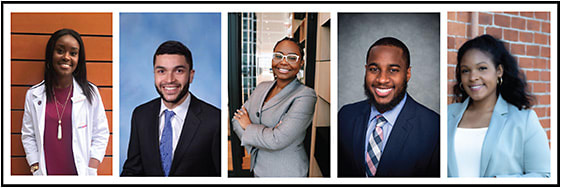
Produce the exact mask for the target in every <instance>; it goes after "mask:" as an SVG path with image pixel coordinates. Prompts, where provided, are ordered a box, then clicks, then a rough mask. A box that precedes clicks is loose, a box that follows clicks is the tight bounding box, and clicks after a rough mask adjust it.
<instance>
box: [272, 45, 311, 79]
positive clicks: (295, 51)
mask: <svg viewBox="0 0 561 188" xmlns="http://www.w3.org/2000/svg"><path fill="white" fill-rule="evenodd" d="M273 51H274V52H275V53H280V54H282V55H285V56H286V55H297V56H298V60H297V61H296V62H294V63H289V61H288V59H290V58H289V57H287V58H282V59H281V60H280V61H276V60H275V58H273V60H272V68H273V74H274V75H276V76H277V79H279V80H292V79H294V78H296V75H297V74H298V71H299V70H300V67H302V66H303V65H304V61H302V54H300V48H299V47H298V45H297V44H296V43H294V42H292V41H289V40H285V41H282V42H280V43H279V44H278V45H277V47H275V49H274V50H273Z"/></svg>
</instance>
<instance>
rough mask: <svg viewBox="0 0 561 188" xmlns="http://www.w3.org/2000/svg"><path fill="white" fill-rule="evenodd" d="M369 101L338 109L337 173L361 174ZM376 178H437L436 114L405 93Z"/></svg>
mask: <svg viewBox="0 0 561 188" xmlns="http://www.w3.org/2000/svg"><path fill="white" fill-rule="evenodd" d="M369 117H370V103H369V102H368V100H365V101H360V102H357V103H353V104H348V105H345V106H343V107H342V108H341V110H339V117H338V118H339V125H338V139H339V141H338V153H339V154H338V156H339V157H338V175H339V177H365V176H366V166H365V158H364V144H365V139H366V130H367V128H368V118H369ZM376 176H377V177H439V176H440V116H439V115H438V114H437V113H435V112H433V111H432V110H430V109H428V108H427V107H425V106H423V105H421V104H419V103H417V102H416V101H415V100H413V98H412V97H411V96H409V95H408V96H407V99H406V101H405V105H404V106H403V109H402V110H401V112H400V113H399V116H398V117H397V120H396V122H395V125H394V127H393V129H392V132H391V134H390V136H389V138H388V140H387V143H386V147H385V148H384V151H383V153H382V158H381V159H380V163H379V164H378V169H377V171H376Z"/></svg>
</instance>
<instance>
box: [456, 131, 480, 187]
mask: <svg viewBox="0 0 561 188" xmlns="http://www.w3.org/2000/svg"><path fill="white" fill-rule="evenodd" d="M486 134H487V127H484V128H460V127H458V129H457V130H456V138H455V142H454V148H455V151H456V161H457V164H458V175H459V177H479V173H480V172H479V171H480V168H481V148H482V147H483V140H484V139H485V135H486Z"/></svg>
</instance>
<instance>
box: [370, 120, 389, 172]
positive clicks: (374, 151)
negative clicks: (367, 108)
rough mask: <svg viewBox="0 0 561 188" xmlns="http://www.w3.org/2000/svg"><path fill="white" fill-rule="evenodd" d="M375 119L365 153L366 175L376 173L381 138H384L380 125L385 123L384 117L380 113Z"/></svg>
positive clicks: (380, 152) (380, 151)
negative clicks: (374, 125)
mask: <svg viewBox="0 0 561 188" xmlns="http://www.w3.org/2000/svg"><path fill="white" fill-rule="evenodd" d="M375 119H376V129H375V130H374V132H372V134H371V135H370V138H369V139H368V149H367V153H366V167H367V169H366V174H367V175H368V177H373V176H374V175H376V169H377V168H378V163H379V162H380V157H382V140H384V134H383V132H382V125H384V123H386V119H385V118H384V116H382V115H381V114H379V115H377V116H376V117H375Z"/></svg>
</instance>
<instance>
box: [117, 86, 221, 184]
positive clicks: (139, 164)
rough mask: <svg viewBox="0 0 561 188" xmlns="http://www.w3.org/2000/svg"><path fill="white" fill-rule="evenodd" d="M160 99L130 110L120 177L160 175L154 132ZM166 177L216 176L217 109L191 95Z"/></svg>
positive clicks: (162, 172) (218, 124)
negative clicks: (127, 138) (127, 135)
mask: <svg viewBox="0 0 561 188" xmlns="http://www.w3.org/2000/svg"><path fill="white" fill-rule="evenodd" d="M160 100H161V99H160V98H157V99H154V100H152V101H150V102H148V103H145V104H142V105H140V106H138V107H136V109H134V112H133V114H132V120H131V136H130V142H129V149H128V155H127V160H126V161H125V164H124V165H123V171H122V173H121V176H164V171H163V169H162V165H161V162H160V161H161V160H160V147H159V129H158V127H159V121H158V120H159V118H158V113H159V112H160ZM169 176H220V110H219V109H217V108H216V107H214V106H212V105H210V104H207V103H205V102H203V101H201V100H199V99H197V98H196V97H195V96H193V95H192V94H191V103H190V104H189V110H188V112H187V117H186V118H185V123H184V125H183V129H182V131H181V136H180V138H179V141H178V144H177V148H176V149H175V154H174V157H173V160H172V164H171V169H170V173H169Z"/></svg>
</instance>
